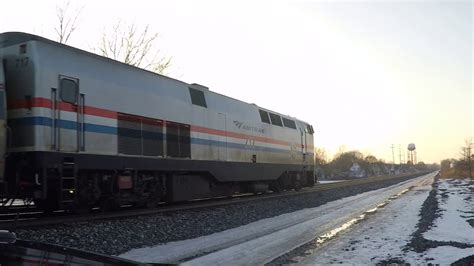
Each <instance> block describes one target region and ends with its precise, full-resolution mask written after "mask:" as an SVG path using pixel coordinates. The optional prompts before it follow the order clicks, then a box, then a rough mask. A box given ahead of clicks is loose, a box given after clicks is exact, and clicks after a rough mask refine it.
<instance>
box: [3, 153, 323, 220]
mask: <svg viewBox="0 0 474 266" xmlns="http://www.w3.org/2000/svg"><path fill="white" fill-rule="evenodd" d="M58 157H59V158H58ZM116 157H117V156H116ZM95 159H96V160H99V159H100V158H95ZM102 159H104V158H102ZM110 159H111V158H106V160H103V161H102V162H97V161H95V162H90V163H89V164H87V162H88V161H87V160H84V158H82V157H74V156H67V155H66V156H65V155H64V154H48V156H47V157H45V156H38V154H28V155H27V156H25V154H18V155H17V156H16V157H15V156H11V157H10V158H9V160H10V161H11V162H12V163H11V164H9V165H13V167H10V168H7V176H9V177H12V176H13V177H14V179H13V178H10V179H9V182H8V192H9V193H8V195H9V197H10V198H15V199H25V200H26V201H30V202H31V201H32V202H34V203H35V205H36V206H37V207H38V208H40V209H42V210H44V211H47V212H48V211H54V210H58V209H63V210H73V211H78V212H88V211H90V210H91V209H92V208H95V207H99V208H101V210H115V209H118V208H120V206H123V205H133V206H136V207H147V208H152V207H156V206H158V205H159V204H160V203H162V202H180V201H188V200H192V199H200V198H213V197H230V196H232V195H234V194H236V193H266V192H269V191H273V192H282V191H284V190H291V189H295V190H299V189H301V188H302V187H307V186H313V185H314V184H315V179H314V176H313V173H312V171H297V170H296V171H295V170H293V171H291V170H290V171H288V170H284V169H285V168H284V167H282V168H281V170H278V169H277V170H276V171H273V172H277V171H280V174H279V176H277V178H274V179H273V180H272V179H268V178H263V179H262V180H260V179H255V178H254V179H251V180H249V179H248V177H246V176H244V175H245V173H246V171H245V169H242V171H241V175H242V177H241V178H240V179H239V178H237V179H236V178H234V179H232V180H229V181H225V180H224V181H221V180H218V179H216V177H215V176H214V175H213V173H212V167H211V168H210V169H211V171H206V170H204V169H200V168H201V167H204V168H205V167H206V166H205V165H202V166H201V165H200V164H194V166H193V165H190V164H189V163H186V161H184V160H183V161H181V165H182V168H183V169H180V170H178V171H176V170H170V169H167V167H163V165H161V166H160V164H157V163H156V162H157V161H155V164H154V165H153V164H147V165H148V167H141V168H140V169H141V170H137V168H134V167H122V168H120V169H114V168H112V167H107V166H109V163H111V162H112V161H114V163H115V165H121V164H120V162H119V161H116V160H117V159H119V158H115V160H112V161H108V160H110ZM120 159H122V160H123V158H120ZM142 159H143V158H142ZM161 161H162V160H161ZM55 162H61V163H59V164H58V163H55ZM122 162H123V161H122ZM137 162H138V161H137ZM141 163H143V162H141ZM168 163H171V162H168ZM223 163H224V162H223ZM99 165H102V167H98V166H99ZM128 165H130V166H135V167H136V166H138V165H134V163H133V162H128ZM170 167H172V168H174V169H178V168H176V167H173V166H170ZM215 167H217V168H221V167H224V166H223V165H216V166H215ZM241 167H242V168H244V167H246V166H245V164H243V165H242V166H241ZM270 167H272V166H270ZM273 167H276V166H273ZM153 168H155V169H153ZM229 168H230V169H234V171H233V176H234V177H235V176H236V173H235V169H236V168H238V167H236V166H233V167H229ZM295 169H302V170H303V169H304V168H302V167H301V166H298V167H295ZM262 171H263V172H261V175H262V176H264V177H268V173H267V176H265V174H266V173H265V168H262ZM252 172H254V171H252ZM266 172H269V171H268V170H267V171H266ZM237 174H238V173H237ZM220 177H221V178H222V176H220ZM246 178H247V179H246Z"/></svg>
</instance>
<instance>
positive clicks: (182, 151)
mask: <svg viewBox="0 0 474 266" xmlns="http://www.w3.org/2000/svg"><path fill="white" fill-rule="evenodd" d="M179 157H180V158H191V130H190V126H189V125H184V124H181V125H179Z"/></svg>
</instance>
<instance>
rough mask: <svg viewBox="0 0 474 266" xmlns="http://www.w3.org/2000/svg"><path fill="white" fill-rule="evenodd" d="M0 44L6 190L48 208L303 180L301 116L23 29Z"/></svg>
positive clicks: (305, 131) (308, 166)
mask: <svg viewBox="0 0 474 266" xmlns="http://www.w3.org/2000/svg"><path fill="white" fill-rule="evenodd" d="M0 51H1V52H0V58H1V59H2V62H3V67H2V68H3V72H4V82H3V83H4V84H5V85H4V87H5V93H6V98H7V101H6V102H7V106H8V110H7V111H6V113H7V118H8V120H7V122H6V124H7V126H6V127H5V131H6V132H3V133H4V134H5V135H8V141H6V140H5V141H4V142H5V146H6V148H4V152H5V153H7V155H8V156H7V157H6V162H5V164H6V170H5V178H4V180H3V181H4V184H5V186H6V187H7V188H8V195H10V196H11V197H13V196H14V197H26V198H33V199H34V200H35V202H36V203H37V204H38V205H40V206H42V207H43V208H53V209H54V208H67V207H70V206H76V207H77V206H83V207H84V206H85V207H91V206H96V205H104V204H105V205H107V206H109V205H112V206H118V205H120V204H124V203H136V204H152V203H156V202H158V201H162V200H167V201H177V200H187V199H191V198H197V197H207V196H217V195H229V194H232V193H235V192H238V191H240V192H242V191H251V192H260V191H261V192H263V191H266V190H267V189H272V190H282V189H290V188H299V187H301V186H305V185H313V184H314V181H315V180H314V174H313V172H314V154H313V128H312V126H311V125H309V124H307V123H305V122H303V121H300V120H297V119H295V118H292V117H288V116H284V115H281V114H278V113H276V112H273V111H270V110H266V109H263V108H260V107H258V106H256V105H254V104H248V103H244V102H242V101H239V100H236V99H232V98H230V97H227V96H224V95H220V94H218V93H215V92H212V91H210V90H209V89H208V88H206V87H204V86H201V85H198V84H187V83H184V82H181V81H178V80H175V79H172V78H169V77H166V76H162V75H158V74H155V73H152V72H148V71H145V70H142V69H138V68H135V67H132V66H129V65H126V64H123V63H120V62H117V61H114V60H111V59H107V58H104V57H101V56H97V55H94V54H91V53H88V52H85V51H82V50H79V49H75V48H72V47H69V46H65V45H62V44H59V43H56V42H53V41H50V40H47V39H44V38H41V37H38V36H34V35H29V34H25V33H3V34H0ZM0 70H1V69H0ZM0 72H1V71H0ZM0 78H1V75H0ZM0 83H2V82H1V79H0ZM0 89H1V88H0ZM0 93H1V91H0ZM0 100H1V99H0ZM0 122H1V121H0ZM1 143H2V138H1V134H0V144H1ZM0 149H1V145H0ZM109 207H110V206H109Z"/></svg>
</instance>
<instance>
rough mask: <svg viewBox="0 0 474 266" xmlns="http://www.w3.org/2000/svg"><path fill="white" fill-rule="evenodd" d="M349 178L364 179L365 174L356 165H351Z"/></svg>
mask: <svg viewBox="0 0 474 266" xmlns="http://www.w3.org/2000/svg"><path fill="white" fill-rule="evenodd" d="M349 176H350V177H358V178H360V177H365V176H366V173H365V170H364V169H362V167H360V165H359V164H358V163H353V164H352V166H351V168H350V169H349Z"/></svg>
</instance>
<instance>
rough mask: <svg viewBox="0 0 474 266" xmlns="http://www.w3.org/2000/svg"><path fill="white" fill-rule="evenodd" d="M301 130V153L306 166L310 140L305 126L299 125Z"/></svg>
mask: <svg viewBox="0 0 474 266" xmlns="http://www.w3.org/2000/svg"><path fill="white" fill-rule="evenodd" d="M299 130H300V135H301V154H302V163H303V165H304V166H306V163H307V161H306V156H307V153H308V145H307V144H308V140H307V134H308V132H307V131H306V128H305V126H304V125H303V126H301V125H300V126H299Z"/></svg>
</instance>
